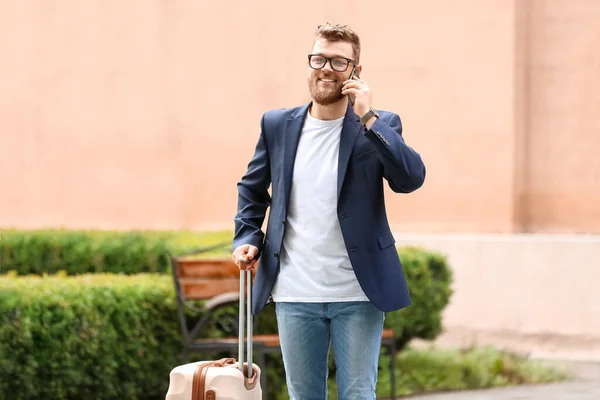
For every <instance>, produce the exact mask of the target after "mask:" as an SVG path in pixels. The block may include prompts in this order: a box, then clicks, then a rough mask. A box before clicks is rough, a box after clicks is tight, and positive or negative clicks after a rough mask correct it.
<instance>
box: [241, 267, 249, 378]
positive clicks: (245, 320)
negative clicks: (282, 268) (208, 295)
mask: <svg viewBox="0 0 600 400" xmlns="http://www.w3.org/2000/svg"><path fill="white" fill-rule="evenodd" d="M240 261H242V262H248V260H246V259H245V258H244V257H240ZM246 282H247V283H246ZM246 285H247V288H246ZM245 289H246V290H245ZM244 292H246V295H245V296H244ZM244 299H245V300H246V315H245V316H244ZM239 309H240V312H239V314H240V315H239V338H238V368H239V369H240V371H242V374H243V373H244V330H246V331H247V332H246V336H247V343H246V352H247V358H248V360H247V362H248V369H247V374H248V378H252V271H244V270H240V307H239ZM244 325H246V327H245V328H244Z"/></svg>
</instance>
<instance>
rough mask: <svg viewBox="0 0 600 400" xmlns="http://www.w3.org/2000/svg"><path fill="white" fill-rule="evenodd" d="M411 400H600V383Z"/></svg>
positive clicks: (520, 387) (522, 387) (505, 389)
mask: <svg viewBox="0 0 600 400" xmlns="http://www.w3.org/2000/svg"><path fill="white" fill-rule="evenodd" d="M408 399H410V400H599V399H600V382H598V381H597V382H589V381H587V382H586V381H582V382H565V383H556V384H549V385H533V386H518V387H511V388H499V389H488V390H474V391H464V392H453V393H444V394H430V395H424V396H414V397H409V398H408Z"/></svg>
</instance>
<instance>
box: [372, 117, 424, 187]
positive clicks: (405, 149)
mask: <svg viewBox="0 0 600 400" xmlns="http://www.w3.org/2000/svg"><path fill="white" fill-rule="evenodd" d="M365 137H366V138H367V139H369V140H370V141H371V143H373V144H374V145H375V148H376V149H377V154H378V156H379V159H380V160H381V162H382V164H383V176H384V178H385V179H386V180H387V181H388V184H389V186H390V188H391V189H392V190H393V191H394V192H396V193H410V192H413V191H415V190H417V189H419V188H420V187H421V186H423V183H424V182H425V164H424V163H423V160H422V159H421V156H420V155H419V153H417V152H416V151H415V150H413V149H412V148H411V147H409V146H408V145H407V144H406V143H405V142H404V138H403V137H402V122H401V121H400V117H399V116H398V115H396V114H394V113H392V114H391V116H390V118H389V120H388V121H387V122H385V121H383V120H382V119H381V118H377V119H376V120H375V122H374V123H373V125H371V129H369V130H368V131H367V132H365Z"/></svg>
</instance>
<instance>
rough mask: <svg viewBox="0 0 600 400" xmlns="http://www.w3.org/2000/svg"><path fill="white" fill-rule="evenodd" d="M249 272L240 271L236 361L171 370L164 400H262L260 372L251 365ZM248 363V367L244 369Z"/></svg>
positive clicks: (201, 362) (215, 362) (225, 359)
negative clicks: (245, 351)
mask: <svg viewBox="0 0 600 400" xmlns="http://www.w3.org/2000/svg"><path fill="white" fill-rule="evenodd" d="M246 280H247V281H248V290H247V296H246V297H247V301H246V306H247V311H246V325H247V335H246V336H247V338H248V341H247V343H246V348H247V355H248V362H247V363H245V362H244V359H243V358H244V287H245V283H244V281H246ZM251 292H252V272H251V271H240V322H239V334H240V336H239V345H238V360H237V361H236V359H234V358H223V359H221V360H216V361H198V362H194V363H189V364H184V365H180V366H178V367H175V368H174V369H173V370H172V371H171V373H170V374H169V390H168V391H167V396H166V400H241V399H243V400H262V388H261V386H260V376H261V370H260V368H259V367H258V365H256V364H252V312H251V310H250V305H251V301H250V300H251ZM248 363H250V364H251V365H252V368H248Z"/></svg>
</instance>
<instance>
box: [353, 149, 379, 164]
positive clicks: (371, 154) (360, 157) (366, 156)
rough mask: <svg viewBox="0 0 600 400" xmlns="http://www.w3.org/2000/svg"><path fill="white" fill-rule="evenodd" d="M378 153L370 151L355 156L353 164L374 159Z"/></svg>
mask: <svg viewBox="0 0 600 400" xmlns="http://www.w3.org/2000/svg"><path fill="white" fill-rule="evenodd" d="M376 151H377V150H369V151H365V152H364V153H360V154H357V155H355V156H352V162H353V163H357V162H360V161H363V160H367V159H369V158H373V157H375V152H376Z"/></svg>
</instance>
